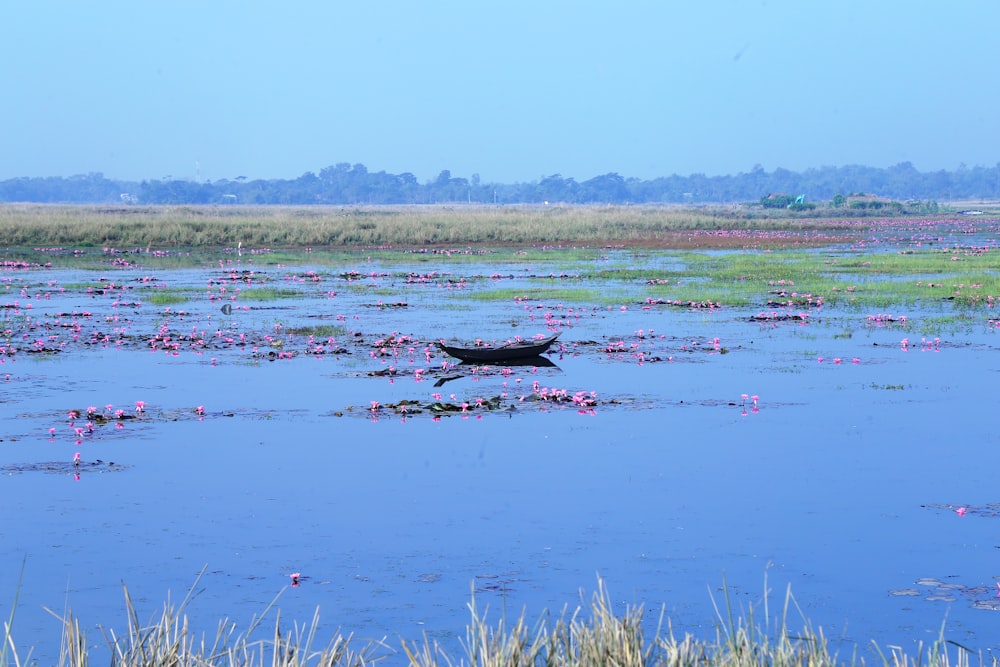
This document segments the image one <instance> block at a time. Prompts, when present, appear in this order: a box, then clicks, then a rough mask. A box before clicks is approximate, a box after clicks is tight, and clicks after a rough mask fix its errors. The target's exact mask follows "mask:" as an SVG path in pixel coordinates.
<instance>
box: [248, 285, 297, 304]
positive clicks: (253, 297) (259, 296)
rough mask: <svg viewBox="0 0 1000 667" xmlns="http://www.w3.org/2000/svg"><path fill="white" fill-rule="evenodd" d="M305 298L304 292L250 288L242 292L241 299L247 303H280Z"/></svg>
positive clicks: (284, 288) (275, 288)
mask: <svg viewBox="0 0 1000 667" xmlns="http://www.w3.org/2000/svg"><path fill="white" fill-rule="evenodd" d="M303 296H305V294H304V293H303V292H301V291H299V290H295V289H290V288H287V287H250V288H248V289H245V290H242V291H240V299H241V300H246V301H278V300H280V299H300V298H302V297H303Z"/></svg>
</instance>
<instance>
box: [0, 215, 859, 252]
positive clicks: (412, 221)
mask: <svg viewBox="0 0 1000 667" xmlns="http://www.w3.org/2000/svg"><path fill="white" fill-rule="evenodd" d="M862 227H863V228H867V227H868V223H862V222H859V221H856V220H842V219H834V218H828V219H819V218H817V219H808V218H789V217H786V216H776V217H765V218H760V217H755V216H751V215H740V214H736V213H734V212H733V211H732V210H731V209H725V208H722V207H719V208H701V209H684V208H678V207H656V206H613V207H611V206H608V207H605V206H592V207H583V206H554V207H540V206H506V207H495V206H405V207H404V206H400V207H389V206H386V207H336V206H324V207H318V206H317V207H286V206H267V207H249V206H114V207H109V206H103V207H102V206H61V205H40V204H7V205H3V206H0V238H3V239H4V240H5V245H8V246H14V247H17V246H20V247H38V246H42V247H53V246H66V245H71V246H87V245H89V246H115V247H118V248H146V247H149V246H154V247H159V248H162V247H199V246H215V247H236V246H237V244H239V243H241V242H242V244H243V246H244V247H245V248H247V247H307V246H308V247H331V246H364V247H378V246H383V245H407V246H449V245H451V246H454V245H466V244H481V245H491V244H526V245H538V244H559V243H568V244H592V245H597V244H612V243H614V244H621V243H630V244H647V243H648V244H655V245H673V246H676V247H684V246H686V245H687V244H690V243H691V241H692V238H691V237H692V234H693V233H700V232H704V233H706V234H708V236H704V237H699V241H700V243H701V244H704V243H706V242H712V243H713V244H714V245H720V246H723V247H742V246H743V245H746V244H747V243H748V240H747V239H746V238H741V237H740V235H739V234H736V235H730V234H721V235H719V234H718V232H720V231H721V230H727V231H741V230H743V231H746V230H759V231H768V232H788V233H790V234H794V235H795V236H796V237H798V238H799V239H800V241H801V240H802V239H801V235H802V233H804V232H811V231H816V232H822V233H823V234H833V235H845V234H848V235H853V234H856V233H857V232H858V231H859V228H862ZM712 238H715V241H714V242H713V241H712ZM826 241H827V242H828V241H829V237H827V238H826Z"/></svg>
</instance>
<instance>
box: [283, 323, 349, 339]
mask: <svg viewBox="0 0 1000 667" xmlns="http://www.w3.org/2000/svg"><path fill="white" fill-rule="evenodd" d="M283 331H284V333H286V334H295V335H296V336H314V337H316V338H336V337H337V336H346V335H347V334H348V330H347V329H346V328H344V327H342V326H338V325H335V324H316V325H311V326H298V327H285V328H284V329H283Z"/></svg>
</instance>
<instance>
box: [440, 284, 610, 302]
mask: <svg viewBox="0 0 1000 667" xmlns="http://www.w3.org/2000/svg"><path fill="white" fill-rule="evenodd" d="M451 296H452V298H454V299H462V300H465V299H469V300H472V301H473V302H497V301H515V300H519V299H520V300H525V301H529V302H532V303H536V302H539V301H541V302H545V303H575V304H587V305H594V304H597V305H614V304H620V303H622V301H623V300H627V299H628V297H627V295H626V294H625V293H624V292H622V291H608V290H601V289H599V288H587V287H525V288H521V289H516V288H512V287H495V288H491V289H479V290H475V291H470V292H467V293H463V292H458V293H455V294H452V295H451Z"/></svg>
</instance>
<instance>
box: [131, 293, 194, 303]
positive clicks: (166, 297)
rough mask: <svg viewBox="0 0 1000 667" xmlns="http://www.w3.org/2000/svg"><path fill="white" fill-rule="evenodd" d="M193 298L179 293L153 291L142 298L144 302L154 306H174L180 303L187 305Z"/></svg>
mask: <svg viewBox="0 0 1000 667" xmlns="http://www.w3.org/2000/svg"><path fill="white" fill-rule="evenodd" d="M192 298H193V295H191V294H185V293H183V292H178V291H161V290H157V291H153V292H149V293H148V294H146V295H144V296H142V300H143V301H145V302H146V303H149V304H152V305H154V306H172V305H174V304H178V303H185V302H187V301H190V300H191V299H192Z"/></svg>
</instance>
